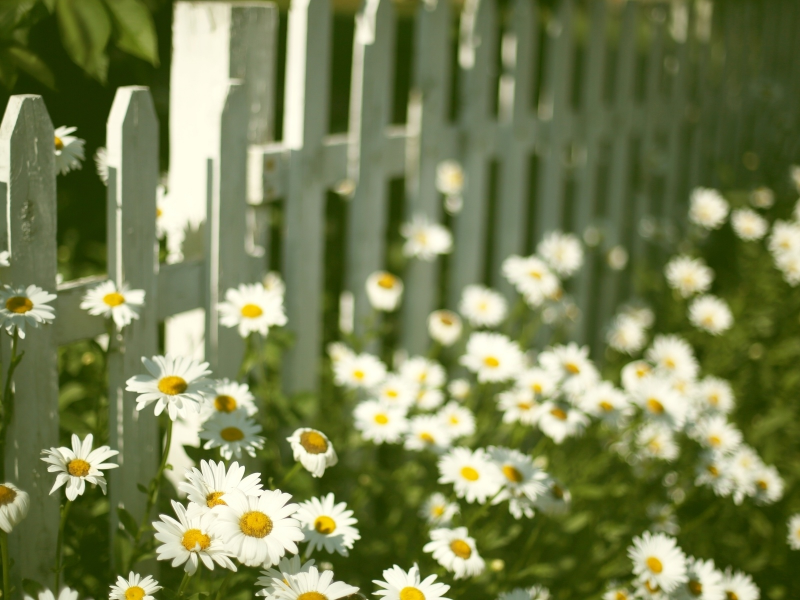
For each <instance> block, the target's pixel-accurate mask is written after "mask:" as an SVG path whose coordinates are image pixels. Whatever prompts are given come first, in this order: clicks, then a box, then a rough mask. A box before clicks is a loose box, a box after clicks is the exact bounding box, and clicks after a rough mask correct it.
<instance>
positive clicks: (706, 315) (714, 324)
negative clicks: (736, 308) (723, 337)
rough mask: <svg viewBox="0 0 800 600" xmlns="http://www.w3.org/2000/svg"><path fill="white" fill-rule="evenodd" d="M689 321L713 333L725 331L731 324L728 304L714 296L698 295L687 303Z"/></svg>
mask: <svg viewBox="0 0 800 600" xmlns="http://www.w3.org/2000/svg"><path fill="white" fill-rule="evenodd" d="M689 321H691V323H692V325H694V326H695V327H697V328H698V329H702V330H704V331H707V332H709V333H711V334H713V335H719V334H720V333H723V332H724V331H727V330H728V329H730V328H731V326H732V325H733V315H732V314H731V309H730V308H728V304H727V303H726V302H725V301H724V300H721V299H720V298H717V297H716V296H710V295H705V296H700V297H698V298H695V299H694V300H693V301H692V303H691V304H690V305H689Z"/></svg>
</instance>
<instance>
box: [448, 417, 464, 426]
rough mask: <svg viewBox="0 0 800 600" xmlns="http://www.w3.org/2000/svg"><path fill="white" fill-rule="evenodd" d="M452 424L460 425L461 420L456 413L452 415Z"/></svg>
mask: <svg viewBox="0 0 800 600" xmlns="http://www.w3.org/2000/svg"><path fill="white" fill-rule="evenodd" d="M449 420H450V424H451V425H458V424H459V423H460V422H461V421H459V420H458V417H457V416H455V415H450V419H449Z"/></svg>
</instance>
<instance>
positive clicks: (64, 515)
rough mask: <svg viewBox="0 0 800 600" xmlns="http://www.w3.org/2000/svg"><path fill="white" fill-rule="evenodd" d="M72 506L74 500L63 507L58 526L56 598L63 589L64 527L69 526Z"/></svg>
mask: <svg viewBox="0 0 800 600" xmlns="http://www.w3.org/2000/svg"><path fill="white" fill-rule="evenodd" d="M71 506H72V500H67V501H66V503H65V504H64V506H62V507H61V521H60V522H59V524H58V540H56V584H55V590H56V591H55V594H56V597H57V596H58V591H59V590H60V589H61V555H62V554H63V545H64V527H65V526H66V524H67V515H69V509H70V507H71Z"/></svg>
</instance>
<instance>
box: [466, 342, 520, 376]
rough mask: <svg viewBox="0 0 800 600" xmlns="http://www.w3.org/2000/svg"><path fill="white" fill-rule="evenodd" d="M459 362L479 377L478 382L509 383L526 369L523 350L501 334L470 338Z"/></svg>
mask: <svg viewBox="0 0 800 600" xmlns="http://www.w3.org/2000/svg"><path fill="white" fill-rule="evenodd" d="M459 362H460V363H461V364H462V365H464V366H465V367H467V369H469V370H470V371H472V372H473V373H476V374H477V375H478V381H480V382H482V383H483V382H490V381H507V380H509V379H512V378H513V377H516V376H517V375H518V374H519V373H520V371H522V369H523V367H524V358H523V355H522V350H520V348H519V346H518V345H517V343H516V342H512V341H511V340H510V339H508V338H507V337H506V336H504V335H502V334H500V333H486V332H477V333H473V334H472V335H471V336H469V340H468V341H467V351H466V354H464V355H463V356H462V357H461V358H460V360H459Z"/></svg>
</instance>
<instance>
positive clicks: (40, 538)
mask: <svg viewBox="0 0 800 600" xmlns="http://www.w3.org/2000/svg"><path fill="white" fill-rule="evenodd" d="M53 140H54V134H53V124H52V122H51V121H50V117H49V115H48V114H47V109H46V108H45V105H44V100H42V97H41V96H27V95H26V96H12V97H11V99H10V100H9V102H8V106H7V107H6V112H5V116H4V117H3V122H2V125H0V181H2V182H3V183H4V184H5V185H6V190H7V195H6V196H4V197H3V199H2V202H3V207H2V208H3V212H7V214H8V215H9V220H8V224H7V225H8V229H7V232H8V242H9V246H10V248H11V266H10V267H8V268H7V269H6V270H5V273H4V280H5V282H6V283H10V284H11V285H14V286H27V285H32V284H34V285H37V286H39V287H40V288H43V289H44V290H46V291H48V292H50V293H53V292H55V290H56V172H55V150H54V145H53V144H54V142H53ZM6 202H7V203H8V204H6ZM58 318H59V315H58V314H56V320H58ZM19 350H20V351H24V352H25V357H24V358H23V359H22V362H20V364H19V367H18V368H17V371H16V374H15V376H14V387H15V390H16V392H15V396H16V397H15V400H14V404H15V407H16V410H15V411H14V415H13V418H12V422H11V425H10V428H9V431H8V432H7V438H6V455H5V464H4V467H5V477H6V480H7V481H11V482H13V483H15V484H16V485H18V486H19V487H20V488H21V489H23V490H25V491H26V492H28V493H29V494H30V510H29V512H28V517H27V518H26V519H25V520H23V521H22V522H21V523H20V524H19V525H18V526H17V527H15V528H14V531H13V532H12V534H11V536H10V554H11V556H13V557H14V563H15V564H14V567H13V571H12V577H13V578H14V580H15V581H16V585H17V589H20V587H19V584H20V580H21V579H22V578H26V579H35V580H39V581H50V578H51V577H52V570H51V569H52V567H53V564H54V561H55V553H56V538H57V535H58V510H59V508H58V507H59V499H60V498H63V490H60V491H59V492H58V493H57V494H54V495H52V496H51V495H50V488H51V487H52V485H53V476H52V475H51V474H49V473H48V472H47V465H46V464H45V463H43V462H42V461H41V451H42V449H43V448H51V447H53V446H58V445H59V444H58V362H57V361H58V350H57V347H56V329H55V327H54V326H53V325H48V326H43V327H41V328H38V329H33V328H28V330H27V335H26V336H25V339H24V340H21V341H20V343H19ZM0 352H2V364H1V365H0V368H2V369H3V372H4V373H5V372H7V370H8V361H9V356H10V344H9V338H8V336H7V335H6V334H5V333H3V334H2V343H1V344H0Z"/></svg>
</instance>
